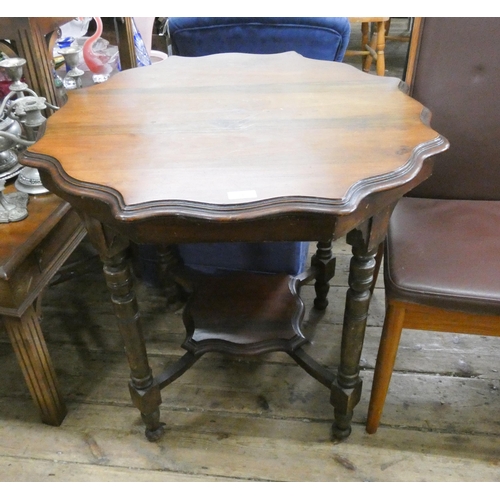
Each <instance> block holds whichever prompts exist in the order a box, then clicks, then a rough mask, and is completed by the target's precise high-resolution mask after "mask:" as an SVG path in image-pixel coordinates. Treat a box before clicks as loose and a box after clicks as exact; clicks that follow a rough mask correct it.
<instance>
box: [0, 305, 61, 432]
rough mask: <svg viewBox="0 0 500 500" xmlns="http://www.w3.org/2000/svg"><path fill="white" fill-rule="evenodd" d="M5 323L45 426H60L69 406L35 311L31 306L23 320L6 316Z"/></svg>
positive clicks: (4, 317)
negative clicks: (61, 389) (60, 386)
mask: <svg viewBox="0 0 500 500" xmlns="http://www.w3.org/2000/svg"><path fill="white" fill-rule="evenodd" d="M3 321H4V323H5V328H6V329H7V333H8V334H9V337H10V341H11V342H12V346H13V348H14V351H15V353H16V356H17V361H18V362H19V365H20V366H21V369H22V371H23V375H24V380H25V381H26V384H27V385H28V389H29V391H30V393H31V397H32V398H33V400H34V402H35V404H36V405H37V407H38V409H39V410H40V413H41V417H42V422H44V423H45V424H49V425H61V422H62V421H63V420H64V417H65V416H66V406H65V404H64V401H63V399H62V396H61V393H60V390H59V384H58V381H57V378H56V374H55V370H54V367H53V365H52V360H51V359H50V355H49V352H48V350H47V345H46V344H45V339H44V337H43V332H42V329H41V327H40V321H39V319H38V315H37V313H36V311H35V308H34V307H33V306H29V307H28V309H27V310H26V312H25V313H24V314H23V315H22V316H21V317H20V318H16V317H11V316H3Z"/></svg>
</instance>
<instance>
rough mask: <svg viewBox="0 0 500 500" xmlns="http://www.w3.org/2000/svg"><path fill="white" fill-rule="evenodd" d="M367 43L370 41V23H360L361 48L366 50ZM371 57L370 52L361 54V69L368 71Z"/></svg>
mask: <svg viewBox="0 0 500 500" xmlns="http://www.w3.org/2000/svg"><path fill="white" fill-rule="evenodd" d="M369 43H370V23H361V50H366V47H367V45H368V44H369ZM372 59H373V58H372V56H371V55H370V54H367V55H364V56H363V58H362V60H361V61H362V68H363V71H366V72H370V67H371V65H372Z"/></svg>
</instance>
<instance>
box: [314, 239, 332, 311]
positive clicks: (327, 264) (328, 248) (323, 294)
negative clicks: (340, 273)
mask: <svg viewBox="0 0 500 500" xmlns="http://www.w3.org/2000/svg"><path fill="white" fill-rule="evenodd" d="M311 264H312V265H313V267H315V268H316V281H315V283H314V290H315V291H316V298H315V299H314V307H315V308H316V309H319V310H323V309H326V307H327V306H328V299H327V296H328V291H329V290H330V284H329V281H330V280H331V279H332V278H333V276H334V275H335V258H334V257H333V256H332V240H329V241H319V242H318V244H317V249H316V253H315V254H314V255H313V257H312V262H311Z"/></svg>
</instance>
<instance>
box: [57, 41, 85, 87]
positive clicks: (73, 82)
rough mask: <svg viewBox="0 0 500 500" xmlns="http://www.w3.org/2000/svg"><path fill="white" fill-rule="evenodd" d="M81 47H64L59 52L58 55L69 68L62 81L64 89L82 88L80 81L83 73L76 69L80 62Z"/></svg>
mask: <svg viewBox="0 0 500 500" xmlns="http://www.w3.org/2000/svg"><path fill="white" fill-rule="evenodd" d="M81 51H82V49H81V47H65V48H63V49H60V50H59V54H61V55H62V56H63V57H64V61H65V63H66V66H67V67H68V68H69V70H68V72H67V73H66V76H65V77H64V79H63V85H64V88H65V89H68V90H72V89H80V88H82V79H81V76H82V75H83V73H84V71H83V70H81V69H79V68H77V65H78V63H79V62H80V53H81Z"/></svg>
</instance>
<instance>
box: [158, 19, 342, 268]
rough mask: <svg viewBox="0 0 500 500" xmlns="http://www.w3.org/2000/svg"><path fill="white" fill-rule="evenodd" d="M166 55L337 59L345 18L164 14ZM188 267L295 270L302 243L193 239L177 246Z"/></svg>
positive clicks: (301, 259) (302, 256)
mask: <svg viewBox="0 0 500 500" xmlns="http://www.w3.org/2000/svg"><path fill="white" fill-rule="evenodd" d="M167 27H168V35H169V38H170V43H171V47H172V54H173V55H179V56H187V57H197V56H205V55H210V54H218V53H225V52H244V53H251V54H273V53H280V52H288V51H295V52H298V53H299V54H301V55H303V56H304V57H309V58H312V59H322V60H327V61H342V59H343V57H344V53H345V50H346V48H347V44H348V42H349V35H350V24H349V21H348V19H347V18H346V17H304V18H301V17H170V18H169V19H168V25H167ZM178 248H179V254H180V256H181V258H182V260H183V261H184V264H185V265H187V266H188V267H192V268H195V269H198V270H202V271H204V272H214V271H217V270H245V271H254V272H264V273H280V272H284V273H287V274H292V275H293V274H298V273H300V272H302V271H303V270H304V268H305V265H306V260H307V253H308V248H309V243H308V242H269V243H243V242H231V243H197V244H184V245H179V247H178Z"/></svg>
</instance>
